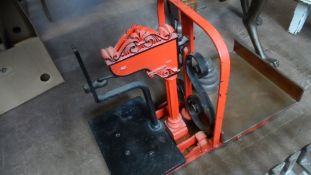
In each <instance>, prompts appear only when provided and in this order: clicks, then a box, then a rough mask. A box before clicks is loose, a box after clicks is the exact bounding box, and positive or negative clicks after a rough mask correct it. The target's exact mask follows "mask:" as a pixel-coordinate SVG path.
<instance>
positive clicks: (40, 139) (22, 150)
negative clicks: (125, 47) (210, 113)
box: [0, 0, 311, 175]
mask: <svg viewBox="0 0 311 175" xmlns="http://www.w3.org/2000/svg"><path fill="white" fill-rule="evenodd" d="M27 2H28V10H29V16H30V19H31V21H32V22H33V24H34V26H35V27H36V29H37V32H38V34H39V36H40V37H41V39H42V40H43V41H44V43H45V45H46V47H47V49H48V51H49V53H50V54H51V56H52V58H53V60H54V62H55V64H56V65H57V67H58V69H59V70H60V72H61V73H62V75H63V76H64V79H65V81H66V82H65V83H64V84H62V85H60V86H58V87H56V88H54V89H52V90H50V91H48V92H47V93H45V94H43V95H40V96H39V97H37V98H35V99H33V100H31V101H29V102H27V103H25V104H23V105H22V106H20V107H18V108H16V109H14V110H11V111H9V112H7V113H6V114H4V115H2V116H0V174H1V175H41V174H42V175H97V174H98V175H100V174H109V173H108V170H107V167H106V165H105V162H104V160H103V158H102V156H101V153H100V151H99V149H98V147H97V144H96V143H95V140H94V137H93V135H92V133H91V131H90V129H89V126H88V123H87V120H88V119H89V117H91V116H95V115H97V114H100V113H101V112H102V111H103V110H105V109H106V108H107V107H106V105H107V104H95V103H94V101H93V99H92V98H91V96H89V95H86V94H84V92H83V91H82V89H81V86H82V84H84V78H83V77H82V73H81V71H80V69H79V67H78V64H77V63H76V60H75V59H74V55H73V54H72V51H71V49H70V46H71V45H75V46H76V47H78V48H79V50H80V51H81V54H82V56H83V57H84V60H85V62H86V65H87V67H88V68H89V70H90V73H91V75H92V77H98V76H100V75H104V74H108V73H109V71H108V69H107V67H106V66H105V64H104V62H103V61H102V60H101V58H100V55H99V49H100V48H104V47H107V46H109V45H114V44H115V43H116V42H117V40H118V38H119V37H120V36H121V35H122V34H123V33H124V32H125V31H126V30H127V29H128V28H129V27H130V26H131V24H142V25H148V26H151V27H153V28H156V26H157V21H156V0H87V1H86V0H67V1H62V0H54V1H47V5H48V7H49V9H50V13H51V16H52V18H53V21H52V22H49V21H48V20H47V18H46V16H45V15H44V13H43V10H42V6H41V4H40V1H39V0H27ZM200 2H201V3H202V4H206V8H204V9H201V10H200V13H201V14H202V15H203V16H204V17H205V18H206V19H207V20H209V21H210V22H211V23H212V24H214V25H215V26H216V28H217V29H218V30H219V31H220V32H221V34H222V35H223V36H224V38H225V40H226V43H227V44H228V46H229V49H230V50H232V47H233V39H234V38H235V39H238V40H240V41H242V42H243V43H244V44H248V45H249V46H250V44H251V43H250V40H249V37H248V35H247V32H246V30H245V28H244V27H243V24H242V21H241V18H240V17H241V9H240V6H239V5H240V4H239V1H238V0H228V2H225V3H220V2H218V1H217V0H201V1H200ZM295 5H296V2H294V1H291V0H278V1H274V0H270V1H269V3H268V4H267V6H266V8H265V10H264V12H263V14H262V18H263V21H264V23H263V25H262V26H260V27H259V34H260V37H261V38H262V43H263V45H264V48H265V50H266V52H267V54H268V55H269V56H271V57H274V58H277V59H279V60H280V63H281V66H280V68H279V70H280V71H281V72H283V73H284V74H285V75H287V76H288V77H290V78H291V79H293V80H295V81H296V82H297V83H298V84H300V85H301V86H303V87H304V88H305V93H304V96H303V98H302V100H301V102H300V103H298V104H296V105H295V106H293V107H291V108H290V109H288V110H286V111H285V112H283V113H280V114H278V116H276V117H275V118H274V119H273V120H272V121H271V122H270V123H268V124H267V125H265V126H264V127H263V128H261V129H259V130H257V131H256V132H255V133H252V134H250V135H247V136H246V137H244V138H242V139H241V140H239V141H236V142H232V143H230V144H228V145H226V146H225V147H222V148H220V149H218V150H215V151H213V152H212V153H210V154H207V155H205V156H203V157H201V158H200V159H198V160H196V161H194V162H192V163H191V164H189V165H187V166H186V167H184V168H182V169H180V170H179V171H177V172H176V174H179V175H183V174H191V175H193V174H198V175H200V174H217V175H218V174H264V173H265V172H267V171H268V169H269V168H271V167H272V166H274V165H276V164H278V163H279V162H282V161H283V160H284V159H285V158H286V157H287V156H288V155H289V154H291V153H293V152H295V151H297V150H300V149H301V148H302V147H303V146H304V145H306V144H308V143H310V142H311V118H310V114H311V109H310V105H311V93H310V92H311V90H310V88H311V57H310V55H311V49H310V48H311V42H310V41H311V30H310V29H311V27H310V26H311V24H310V22H309V21H307V23H306V24H305V27H304V28H303V30H302V32H301V33H299V34H298V35H297V36H294V35H290V34H289V33H287V27H288V25H289V23H290V20H291V17H292V14H293V11H294V8H295ZM196 38H197V41H196V42H197V44H198V50H199V51H201V52H202V53H203V54H204V55H205V56H211V57H212V56H214V55H215V53H214V52H213V51H212V46H210V44H205V43H206V42H208V40H207V39H206V38H205V37H204V35H203V32H202V31H200V30H198V31H197V32H196ZM200 43H201V44H200ZM137 78H139V79H141V80H144V81H146V82H149V83H151V81H152V80H149V79H148V78H146V77H145V76H143V73H137V74H134V75H132V76H130V77H125V78H120V79H117V80H112V81H110V82H109V85H108V86H107V88H105V89H104V90H103V92H105V91H107V90H109V89H113V88H115V87H118V86H120V85H122V84H125V83H127V82H129V81H132V80H134V79H137ZM152 82H153V83H152V85H153V86H152V89H153V97H154V99H155V101H161V99H162V98H163V90H160V91H159V89H163V88H162V86H163V84H162V83H161V81H159V80H155V82H154V81H152ZM155 90H157V91H156V92H155ZM124 98H128V97H124ZM117 100H121V99H117ZM122 100H124V99H122Z"/></svg>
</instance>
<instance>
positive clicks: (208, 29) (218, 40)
mask: <svg viewBox="0 0 311 175" xmlns="http://www.w3.org/2000/svg"><path fill="white" fill-rule="evenodd" d="M168 1H169V3H171V4H172V5H174V6H175V7H176V8H177V9H178V10H179V12H180V18H181V23H182V29H183V35H184V36H187V37H188V39H189V45H188V48H187V50H188V53H192V52H194V51H195V45H194V28H193V24H194V23H195V24H196V25H198V26H199V27H200V28H202V29H203V31H204V32H205V33H206V34H207V35H208V36H209V38H210V39H211V40H212V42H213V44H214V46H215V48H216V50H217V52H218V55H219V59H220V60H219V63H220V84H219V89H218V99H217V105H216V122H215V130H214V135H213V138H212V143H211V144H208V145H209V146H207V148H206V149H204V150H201V151H198V152H196V153H193V154H192V155H191V156H190V157H191V158H190V157H189V156H188V157H187V156H186V157H187V160H190V159H191V160H193V159H195V158H197V157H198V156H200V155H202V154H204V153H205V152H208V151H210V150H212V149H214V148H217V147H218V146H220V145H221V132H222V123H223V118H224V112H225V105H226V99H227V90H228V87H229V79H230V57H229V52H228V49H227V46H226V44H225V42H224V40H223V38H222V37H221V35H220V33H219V32H218V31H217V30H216V29H215V27H214V26H213V25H211V24H210V23H209V22H208V21H207V20H206V19H204V18H203V17H201V16H200V15H199V14H198V13H197V12H195V11H194V10H193V9H191V8H190V7H188V6H187V5H185V4H184V3H183V2H181V1H180V0H168ZM158 23H159V26H161V25H163V24H164V23H165V13H164V0H158ZM185 55H186V54H185ZM184 57H185V56H184ZM184 69H185V68H184ZM184 72H186V71H185V70H184ZM184 78H185V91H186V92H185V94H186V96H189V95H191V94H192V88H191V82H190V80H189V79H188V78H187V75H185V74H184ZM192 139H193V138H192ZM207 143H209V142H207ZM194 144H195V143H194Z"/></svg>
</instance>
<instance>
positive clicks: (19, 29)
mask: <svg viewBox="0 0 311 175" xmlns="http://www.w3.org/2000/svg"><path fill="white" fill-rule="evenodd" d="M12 30H13V32H14V33H16V34H18V33H21V31H22V29H21V28H20V27H18V26H15V27H13V29H12Z"/></svg>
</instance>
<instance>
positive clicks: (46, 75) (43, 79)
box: [40, 73, 51, 82]
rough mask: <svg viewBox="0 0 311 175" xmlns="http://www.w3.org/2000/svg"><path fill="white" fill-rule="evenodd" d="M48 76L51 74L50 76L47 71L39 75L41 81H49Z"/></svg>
mask: <svg viewBox="0 0 311 175" xmlns="http://www.w3.org/2000/svg"><path fill="white" fill-rule="evenodd" d="M50 78H51V76H50V75H49V74H47V73H44V74H42V75H41V76H40V80H41V81H43V82H47V81H49V80H50Z"/></svg>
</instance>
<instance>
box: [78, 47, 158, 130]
mask: <svg viewBox="0 0 311 175" xmlns="http://www.w3.org/2000/svg"><path fill="white" fill-rule="evenodd" d="M72 50H73V52H74V54H75V56H76V58H77V60H78V63H79V65H80V67H81V70H82V72H83V74H84V77H85V79H86V81H87V86H84V90H85V92H86V93H89V92H91V93H92V95H93V97H94V99H95V102H96V103H100V102H104V101H107V100H110V99H111V98H113V97H115V96H119V95H121V94H124V93H126V92H128V91H131V90H134V89H141V90H142V91H143V94H144V97H145V101H146V103H147V106H148V109H149V113H150V117H151V118H150V124H151V128H152V129H159V128H160V127H161V123H160V122H159V121H158V119H157V117H156V114H155V108H154V105H153V102H152V98H151V93H150V90H149V88H148V86H147V85H146V84H145V83H143V82H139V81H136V82H132V83H130V84H127V85H124V86H122V87H119V88H117V89H114V90H111V91H109V92H107V93H105V94H100V95H98V94H97V92H96V89H97V88H100V87H103V86H105V85H106V84H107V79H110V78H114V76H106V77H103V78H99V79H98V80H96V81H94V82H92V81H91V78H90V75H89V73H88V71H87V69H86V67H85V65H84V63H83V60H82V58H81V55H80V53H79V51H78V50H77V49H76V48H74V47H72Z"/></svg>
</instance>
